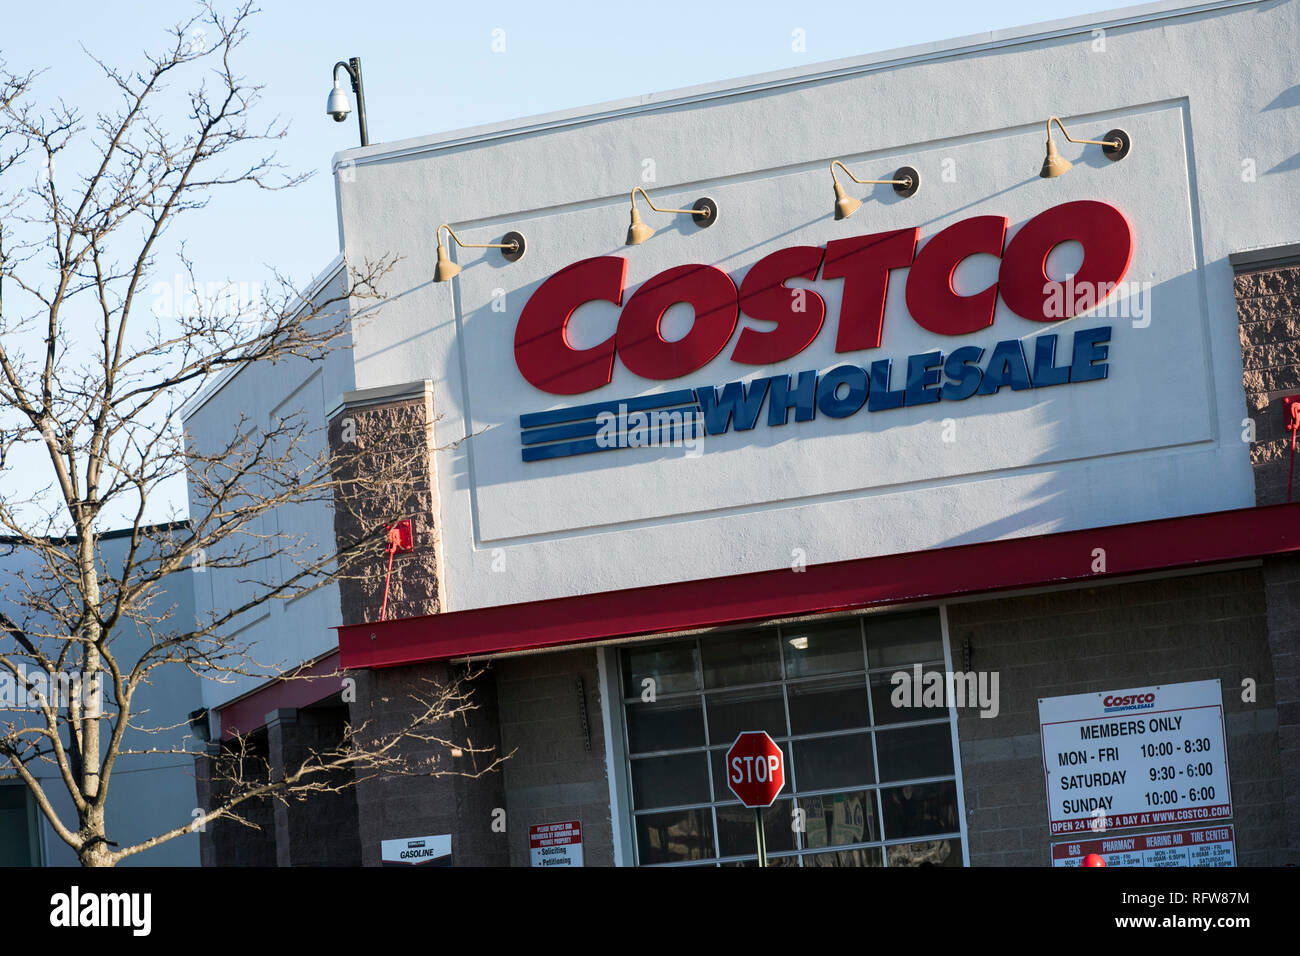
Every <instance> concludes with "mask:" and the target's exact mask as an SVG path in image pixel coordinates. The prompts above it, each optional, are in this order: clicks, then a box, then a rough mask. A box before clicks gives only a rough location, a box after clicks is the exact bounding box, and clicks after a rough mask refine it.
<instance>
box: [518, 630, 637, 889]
mask: <svg viewBox="0 0 1300 956" xmlns="http://www.w3.org/2000/svg"><path fill="white" fill-rule="evenodd" d="M493 667H494V670H495V672H496V681H497V698H498V700H499V702H500V716H501V745H502V748H503V750H504V751H505V752H506V753H510V752H511V751H513V752H514V753H513V755H512V756H511V757H510V759H509V760H507V761H506V764H505V799H506V808H507V815H508V819H509V835H510V865H511V866H528V865H529V855H528V828H529V827H530V826H534V825H537V824H542V823H562V822H564V821H567V820H578V821H579V822H581V824H582V841H583V864H584V865H585V866H613V865H614V843H613V827H612V825H611V821H610V811H609V780H608V777H607V775H606V773H605V728H604V725H603V723H602V721H601V709H600V708H601V701H600V681H599V673H598V670H597V667H598V665H597V663H596V651H595V650H593V649H590V648H588V649H584V650H576V651H565V652H560V653H551V654H534V655H527V656H522V657H512V658H506V659H504V660H500V661H497V662H496V663H495V664H494V665H493ZM579 678H581V680H582V687H583V698H584V699H585V702H586V712H587V729H588V732H589V734H590V747H588V744H587V739H586V737H585V736H584V734H583V728H582V718H581V713H580V707H579V695H578V686H577V685H578V679H579Z"/></svg>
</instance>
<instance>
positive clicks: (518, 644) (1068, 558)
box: [336, 504, 1300, 668]
mask: <svg viewBox="0 0 1300 956" xmlns="http://www.w3.org/2000/svg"><path fill="white" fill-rule="evenodd" d="M1097 548H1101V549H1103V550H1104V551H1105V568H1106V570H1105V571H1103V572H1099V573H1094V572H1093V571H1092V567H1093V563H1094V561H1095V560H1096V556H1095V554H1094V551H1095V549H1097ZM1294 552H1300V504H1286V505H1272V506H1269V507H1264V508H1242V509H1238V510H1234V511H1216V512H1211V513H1209V514H1199V515H1189V516H1187V517H1181V518H1162V519H1160V520H1157V521H1141V522H1136V523H1133V524H1122V525H1111V526H1109V527H1105V528H1090V529H1086V530H1082V531H1066V532H1059V533H1055V534H1044V535H1034V536H1029V537H1021V538H1008V539H1005V540H1000V541H988V542H981V543H979V544H966V545H957V546H954V547H948V548H935V549H932V550H928V551H910V552H906V553H904V554H890V555H882V556H880V557H875V558H855V559H853V560H849V561H837V562H834V563H832V564H820V565H810V566H809V567H808V568H807V569H805V570H804V571H801V572H796V571H793V570H789V569H779V570H775V571H760V572H755V573H751V574H738V575H732V576H729V577H721V578H706V579H703V580H698V581H682V582H678V583H673V584H660V585H655V586H651V587H642V588H629V589H626V590H622V591H606V592H603V593H600V594H583V595H576V596H573V597H564V598H553V599H550V600H545V601H533V602H529V603H525V604H507V605H501V606H497V607H484V608H474V609H472V610H466V611H451V612H447V613H444V614H432V615H427V616H424V617H411V618H402V619H398V620H392V621H384V622H382V623H374V624H353V625H347V626H343V627H339V628H336V630H337V631H338V632H339V652H340V656H341V660H342V663H343V666H344V667H345V668H358V667H392V666H397V665H402V664H414V663H418V662H421V661H431V660H445V659H447V658H453V657H476V656H480V655H486V654H493V653H498V652H501V651H518V650H527V649H532V648H544V647H559V646H563V645H570V644H582V643H585V642H588V641H598V640H606V639H609V638H617V637H630V636H634V635H638V634H654V633H659V632H664V631H678V630H687V629H690V628H697V627H713V626H718V625H724V624H733V623H743V622H746V621H758V620H767V619H771V618H778V617H789V616H794V615H800V614H816V613H820V612H826V611H840V610H852V609H858V608H867V607H876V606H880V605H888V604H904V603H910V602H916V601H926V600H934V599H936V598H944V597H952V596H956V595H965V594H978V593H982V592H990V591H1004V590H1009V589H1018V588H1026V587H1039V586H1044V585H1053V584H1064V583H1068V582H1073V581H1084V580H1092V579H1105V578H1111V577H1115V576H1117V575H1127V574H1139V573H1143V572H1149V571H1161V570H1173V569H1176V568H1186V567H1195V566H1197V565H1205V564H1218V563H1221V562H1225V561H1234V560H1242V559H1247V558H1258V557H1264V556H1267V555H1276V554H1289V553H1294Z"/></svg>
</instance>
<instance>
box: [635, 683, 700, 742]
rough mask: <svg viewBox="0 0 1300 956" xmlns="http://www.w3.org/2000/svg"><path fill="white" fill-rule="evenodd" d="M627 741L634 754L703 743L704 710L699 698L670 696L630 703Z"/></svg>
mask: <svg viewBox="0 0 1300 956" xmlns="http://www.w3.org/2000/svg"><path fill="white" fill-rule="evenodd" d="M627 743H628V747H630V748H631V751H632V753H634V754H636V753H649V752H652V751H656V750H681V749H683V748H685V747H703V746H704V709H703V708H702V707H701V706H700V699H699V698H698V697H669V698H667V699H666V700H665V699H660V700H656V701H652V702H650V703H646V702H645V701H640V700H638V701H636V702H635V703H629V704H628V705H627Z"/></svg>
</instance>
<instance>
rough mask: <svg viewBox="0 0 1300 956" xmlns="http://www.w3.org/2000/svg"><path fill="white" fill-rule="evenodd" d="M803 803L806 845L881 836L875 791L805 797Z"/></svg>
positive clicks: (819, 845) (813, 846)
mask: <svg viewBox="0 0 1300 956" xmlns="http://www.w3.org/2000/svg"><path fill="white" fill-rule="evenodd" d="M799 806H800V808H801V809H802V810H803V812H804V818H803V833H804V837H803V845H804V846H805V847H807V848H808V849H813V850H815V849H818V848H820V847H828V846H844V845H845V844H847V843H870V842H872V841H874V840H879V839H880V823H879V821H878V820H877V819H876V792H875V791H874V790H852V791H849V792H848V793H823V794H820V795H818V796H815V797H801V798H800V800H799Z"/></svg>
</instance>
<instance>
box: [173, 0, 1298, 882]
mask: <svg viewBox="0 0 1300 956" xmlns="http://www.w3.org/2000/svg"><path fill="white" fill-rule="evenodd" d="M1298 9H1300V8H1297V5H1296V4H1295V3H1293V2H1283V3H1277V2H1253V0H1247V2H1216V3H1202V4H1193V5H1174V4H1165V3H1162V4H1153V5H1148V6H1143V7H1136V8H1131V9H1128V10H1123V11H1118V12H1116V13H1115V14H1113V15H1111V16H1108V17H1104V18H1100V19H1098V18H1095V17H1090V18H1084V19H1077V20H1071V21H1062V22H1059V23H1054V24H1049V25H1046V26H1039V27H1034V28H1028V29H1024V30H1014V31H1006V32H1000V33H993V34H989V35H983V36H979V37H973V38H967V39H964V40H959V41H953V42H949V43H943V44H934V45H927V46H925V47H919V48H912V49H907V50H901V51H895V52H892V53H889V54H885V55H879V56H871V57H864V58H860V59H853V60H848V61H839V62H835V63H828V64H822V65H819V66H816V67H812V68H809V69H801V70H797V71H789V72H786V73H781V74H775V75H769V76H763V77H756V78H749V79H746V80H741V81H735V82H730V83H725V84H718V85H716V86H708V87H701V88H697V89H691V90H685V91H676V92H673V93H668V94H661V95H654V96H646V97H643V98H641V99H638V100H635V101H631V102H620V103H612V104H604V105H601V106H597V107H592V108H588V109H583V110H575V111H572V112H568V113H562V114H554V115H549V116H544V117H537V118H533V119H529V120H524V121H514V122H510V123H504V124H500V125H496V126H491V127H482V128H477V129H472V130H466V131H461V132H456V133H447V134H439V135H436V136H430V137H426V138H422V139H418V140H409V141H403V142H397V143H390V144H383V145H376V146H371V147H367V148H363V149H358V150H350V151H348V152H345V153H342V154H340V155H339V156H338V157H337V158H336V161H335V170H336V183H337V195H338V206H339V217H340V237H341V245H342V258H341V260H340V261H339V262H337V263H335V264H334V265H333V266H332V267H331V269H330V270H327V272H326V273H325V274H324V276H323V277H322V280H321V288H324V287H327V286H328V285H329V284H330V283H336V282H338V281H340V278H339V277H340V275H341V272H342V270H343V269H344V263H349V262H363V261H367V260H372V261H373V260H375V259H378V258H380V257H383V256H387V255H400V256H401V257H402V258H401V260H400V261H399V262H398V264H397V266H396V267H395V269H394V271H393V272H392V273H391V274H390V275H389V276H388V277H386V285H385V292H386V294H387V299H386V301H384V302H383V303H382V304H381V305H380V306H378V307H377V308H376V307H373V306H372V305H370V304H369V303H356V306H355V308H354V309H353V311H352V313H351V314H350V315H349V316H348V319H347V321H348V331H349V350H348V351H347V352H346V353H343V356H342V358H337V359H331V362H332V363H333V364H329V365H326V366H325V367H324V368H323V369H313V370H311V371H310V372H308V371H307V370H306V369H304V371H303V374H302V375H294V374H289V375H286V374H285V373H284V371H283V370H277V371H275V372H268V373H267V374H266V376H265V378H264V380H260V385H259V384H256V383H252V382H240V380H239V378H236V379H232V380H230V381H229V382H225V383H220V385H219V386H218V387H216V388H214V389H213V390H211V391H210V392H209V393H208V395H206V396H205V398H204V399H203V401H202V402H201V403H199V404H198V405H197V406H196V410H193V411H191V413H190V417H189V419H188V422H187V424H188V427H190V428H191V430H192V431H194V432H195V433H196V434H198V435H200V436H201V435H202V434H203V431H204V429H205V428H208V427H212V428H215V427H216V425H217V423H219V422H222V421H229V420H230V416H231V415H232V414H234V413H235V412H237V411H241V410H245V409H247V408H248V405H249V403H250V402H253V403H255V404H257V406H258V408H257V413H258V414H263V413H266V414H269V413H270V412H271V410H273V409H275V408H279V407H281V406H282V405H283V404H284V403H285V402H289V401H293V402H301V403H303V404H304V405H305V406H306V407H308V408H309V411H310V413H311V414H314V415H318V416H319V420H320V422H321V427H322V432H321V434H322V441H324V440H326V437H327V439H328V441H329V442H330V443H331V446H332V447H334V448H336V449H342V448H344V447H345V446H348V445H350V444H352V443H354V442H360V443H362V444H363V445H366V446H367V447H368V448H371V449H373V454H375V455H384V454H388V453H395V450H396V449H398V448H399V447H400V448H404V449H409V448H411V447H415V448H419V443H424V444H425V445H426V446H427V473H423V474H421V475H419V476H417V477H418V478H419V480H420V481H421V485H420V487H419V490H418V492H417V493H415V494H414V495H410V496H405V497H403V498H402V499H401V500H390V501H385V500H382V496H380V497H379V498H370V499H367V500H365V501H336V502H335V507H334V509H333V514H332V516H330V515H328V513H327V512H326V511H322V512H321V514H319V515H311V516H304V515H295V516H294V517H293V518H292V520H294V521H306V520H311V521H313V522H316V523H317V524H318V525H320V533H321V534H322V535H333V536H334V537H335V538H336V539H337V540H348V539H353V538H355V537H356V536H364V535H368V534H377V535H383V534H385V533H386V529H385V527H384V526H383V524H382V522H381V521H380V518H381V516H384V515H391V514H401V515H404V516H405V517H406V518H407V519H408V520H409V521H410V531H411V535H410V538H411V540H410V547H409V548H407V547H406V546H405V544H403V546H402V547H401V548H399V549H398V550H397V552H396V553H395V554H394V555H393V562H392V570H391V573H389V572H388V571H387V569H386V568H385V567H383V566H376V567H375V569H374V571H373V574H367V575H365V576H363V577H361V578H360V579H356V580H349V581H346V582H343V583H342V584H341V585H340V586H339V587H338V588H337V589H336V590H334V591H330V592H328V593H325V592H318V593H317V594H316V595H313V596H312V597H311V601H312V602H314V603H312V604H311V608H310V609H308V610H304V611H303V613H302V614H289V615H288V616H286V617H285V619H284V620H282V621H280V622H271V621H257V622H250V623H249V625H248V627H249V628H251V629H252V630H249V631H247V632H246V636H249V635H252V636H256V637H257V638H258V639H259V640H262V641H265V642H266V644H267V646H269V647H275V648H277V649H281V650H287V651H292V653H291V654H290V657H291V659H292V660H294V661H298V662H308V663H310V664H311V665H312V666H314V667H317V668H319V669H320V673H321V674H322V675H326V674H332V673H333V672H334V668H336V667H338V666H341V667H342V668H344V669H345V670H346V672H347V673H348V674H349V675H351V676H352V678H353V679H354V680H355V682H356V683H355V694H352V695H347V699H345V697H344V696H341V695H340V690H339V682H338V680H337V679H335V678H334V677H325V676H322V679H321V681H320V682H318V683H316V684H310V683H309V684H303V682H295V683H292V684H282V683H276V682H269V683H263V684H260V685H258V684H255V683H250V684H249V686H246V687H241V688H238V690H237V692H235V693H231V692H229V691H227V692H226V694H225V696H223V697H222V698H221V699H217V698H216V697H213V699H212V700H210V701H208V702H207V703H208V704H209V706H210V707H211V709H212V710H213V711H214V712H215V713H216V714H217V715H218V716H219V718H220V722H221V724H222V726H223V727H225V726H227V725H228V726H230V727H238V728H240V729H242V730H245V731H247V730H253V729H256V730H257V731H258V733H263V734H264V740H265V746H266V748H267V753H268V755H269V759H270V763H271V765H272V766H275V765H276V762H277V761H284V760H287V759H289V757H290V756H291V755H292V754H294V753H298V752H300V751H301V749H302V748H304V747H309V746H311V745H312V742H313V741H315V740H321V739H337V737H338V735H340V734H341V733H342V732H343V728H344V727H345V726H347V725H348V724H352V725H356V724H358V723H360V722H362V721H369V722H371V725H372V726H376V727H381V728H382V727H385V726H395V725H397V723H399V722H400V721H401V719H402V718H403V716H404V713H405V712H406V711H405V709H404V708H405V707H406V705H405V704H404V703H403V701H404V699H405V696H404V695H405V692H406V691H408V690H410V689H412V688H418V687H419V686H420V685H421V683H422V682H423V681H425V680H429V679H433V680H443V681H445V680H448V679H450V678H451V677H453V676H454V675H455V674H457V673H458V672H460V671H461V669H463V668H465V667H466V666H474V667H476V668H477V667H479V666H482V665H486V666H485V668H484V672H483V673H482V674H481V675H480V676H479V677H477V678H476V679H475V695H476V701H477V702H478V704H479V707H478V709H477V710H475V711H473V712H472V714H470V715H467V716H466V717H465V718H464V719H463V720H462V721H460V723H459V724H458V726H457V727H456V728H451V729H454V730H456V731H457V732H458V733H461V734H464V735H465V737H466V738H467V739H468V740H471V741H472V742H473V744H474V746H475V747H476V748H477V747H492V748H494V749H495V751H496V752H497V753H500V754H504V755H509V756H508V759H506V761H505V762H504V764H503V767H502V769H501V770H500V771H499V772H494V773H491V774H485V775H482V776H478V777H474V776H451V777H440V778H414V777H410V778H399V779H380V780H366V781H364V782H361V783H359V784H358V785H357V787H355V788H354V789H353V790H352V791H349V793H348V795H345V796H344V795H340V796H338V797H336V798H333V799H332V802H331V803H330V805H329V807H327V808H322V809H320V810H319V812H311V813H308V812H306V811H302V812H299V811H295V810H294V809H293V808H292V807H289V808H284V807H277V808H271V807H268V808H267V810H266V814H267V817H266V822H267V824H268V825H267V826H266V827H265V828H264V830H263V831H262V834H261V835H260V836H256V835H255V836H248V835H246V834H245V835H238V836H237V835H233V834H232V835H230V836H228V837H223V832H226V831H222V830H221V829H220V828H217V829H216V830H214V832H213V833H212V834H208V835H206V836H205V842H204V855H205V862H209V863H220V862H279V863H282V864H284V863H311V862H317V863H328V862H342V863H357V862H360V863H364V864H369V865H375V864H379V863H380V862H382V861H383V860H384V859H385V857H386V852H385V848H384V844H385V842H389V841H403V840H425V841H427V840H429V839H430V838H435V837H436V838H438V839H439V840H445V839H446V838H449V841H450V842H449V846H450V860H451V862H453V863H454V864H456V865H461V864H490V865H506V864H509V865H528V864H530V863H537V862H539V861H540V860H543V859H545V858H546V856H547V854H545V853H543V852H542V851H543V850H544V849H546V848H548V847H552V846H558V845H563V846H566V847H572V846H573V845H574V844H573V843H571V842H564V841H559V842H557V841H555V840H554V838H553V835H554V834H555V833H556V832H557V830H556V829H554V828H555V827H556V825H561V826H563V825H567V824H577V826H576V827H569V828H568V829H565V830H562V831H558V832H564V833H566V834H567V833H580V835H581V836H580V841H581V842H580V843H579V844H577V845H579V846H580V847H581V860H582V862H583V863H584V865H716V864H719V863H721V864H733V863H734V864H745V863H752V862H754V861H755V859H756V852H755V845H754V818H753V813H752V811H750V810H748V809H746V808H745V807H743V806H742V805H741V804H740V802H739V800H737V799H736V797H735V796H734V794H733V792H732V791H731V789H730V786H729V783H731V782H732V781H730V780H729V777H730V776H731V774H732V773H733V767H732V766H731V765H730V764H728V762H727V761H726V760H725V757H726V754H727V751H728V747H729V746H730V745H731V744H732V742H733V741H734V740H735V738H736V736H737V734H739V733H740V732H741V731H746V730H762V731H766V732H767V733H768V734H769V735H770V736H771V737H772V738H773V739H774V740H775V741H776V743H777V745H778V746H779V747H780V748H781V751H782V754H783V757H784V769H785V775H786V776H785V787H784V789H783V790H782V792H781V793H780V795H779V796H778V797H777V799H776V801H775V802H774V803H773V804H772V806H771V807H770V808H768V809H767V810H766V811H765V815H764V819H765V828H766V840H767V851H768V854H769V857H770V862H771V863H772V864H786V865H803V866H816V865H837V866H844V865H866V866H882V865H883V866H907V865H949V866H952V865H998V864H1004V865H1006V864H1009V865H1025V866H1045V865H1053V864H1071V863H1078V862H1079V861H1080V859H1081V858H1082V855H1083V854H1084V853H1085V852H1098V853H1102V854H1103V855H1107V857H1108V859H1109V860H1110V861H1111V862H1112V864H1120V865H1124V864H1130V865H1131V864H1135V863H1151V862H1176V863H1183V864H1187V865H1199V864H1204V863H1207V862H1215V863H1219V864H1224V863H1227V864H1236V865H1280V864H1284V863H1295V862H1300V736H1298V734H1300V664H1298V663H1297V661H1300V658H1298V657H1297V633H1298V629H1297V616H1296V610H1297V599H1296V598H1295V596H1294V594H1295V591H1294V587H1295V585H1296V584H1297V583H1300V520H1298V519H1300V504H1292V503H1290V502H1291V486H1290V482H1291V478H1290V466H1291V456H1292V448H1293V445H1294V434H1295V432H1294V430H1288V426H1292V425H1293V422H1294V421H1295V419H1293V418H1292V412H1291V404H1290V402H1289V400H1288V399H1289V397H1290V396H1292V395H1300V358H1298V357H1297V356H1298V355H1300V353H1298V352H1297V345H1296V343H1297V328H1298V325H1297V323H1300V318H1297V316H1298V315H1300V312H1298V311H1297V303H1298V302H1300V245H1298V243H1300V226H1297V223H1298V222H1300V216H1298V215H1297V213H1300V205H1298V203H1297V200H1296V195H1297V189H1296V186H1297V185H1298V181H1297V177H1298V176H1300V165H1297V162H1296V151H1297V149H1298V148H1300V98H1298V97H1297V93H1296V91H1297V90H1300V70H1298V69H1297V67H1296V65H1295V61H1294V56H1293V51H1294V49H1295V48H1296V46H1297V43H1298V42H1300V18H1298V17H1297V11H1298ZM1246 63H1249V64H1250V68H1249V71H1248V72H1243V67H1242V64H1246ZM1049 117H1059V118H1060V119H1059V125H1049ZM1045 140H1049V141H1050V143H1049V145H1048V147H1047V150H1046V153H1047V156H1046V159H1045V158H1044V154H1045V149H1044V143H1045ZM1079 140H1089V141H1096V142H1093V143H1091V144H1089V143H1080V142H1078V141H1079ZM1102 144H1105V145H1102ZM837 161H838V163H839V165H836V162H837ZM1071 164H1072V167H1073V168H1070V167H1071ZM855 180H856V181H855ZM861 180H886V181H891V182H877V183H870V184H863V185H860V184H859V182H858V181H861ZM636 187H640V188H641V189H642V190H643V192H641V193H638V192H634V190H635V189H636ZM651 203H653V205H651ZM656 207H658V209H656ZM663 209H666V210H669V211H667V212H662V211H658V210H663ZM673 210H685V211H684V212H682V211H677V212H674V211H673ZM629 214H630V215H629ZM629 222H630V226H629ZM443 223H446V224H448V225H449V226H450V227H451V229H452V230H454V236H451V237H448V238H444V233H445V232H446V230H442V229H441V228H440V224H443ZM651 229H653V230H654V231H653V234H648V233H649V232H650V230H651ZM444 243H445V248H443V249H440V248H439V246H440V244H444ZM461 243H465V244H469V245H461ZM473 244H500V245H504V246H505V247H506V248H476V247H474V246H473ZM453 263H454V265H453ZM246 374H248V373H246ZM254 396H256V397H254ZM262 406H265V408H263V407H262ZM1297 407H1300V406H1297ZM411 443H415V444H414V445H412V444H411ZM313 527H315V525H313ZM210 584H211V586H212V587H214V588H216V587H221V586H224V585H222V583H221V582H220V581H218V580H216V578H215V577H212V576H210ZM214 600H216V598H214ZM331 602H337V603H331ZM200 603H202V602H201V601H200ZM381 609H382V618H383V619H382V620H381ZM336 626H337V630H335V629H334V628H335V627H336ZM258 628H260V629H261V630H258ZM930 675H933V676H930ZM936 689H939V692H938V696H935V694H934V693H932V692H934V691H936ZM963 689H964V690H965V693H964V694H961V693H959V691H961V690H963ZM1112 736H1114V738H1115V739H1113V740H1112V739H1110V738H1111V737H1112ZM1165 748H1169V749H1168V752H1166V749H1165ZM448 759H450V760H451V761H452V763H451V764H449V766H452V767H455V768H456V769H461V770H467V771H469V772H471V773H472V772H473V771H474V770H475V768H476V765H475V764H474V763H473V761H474V760H475V759H478V757H476V756H475V755H473V754H462V755H461V756H460V757H450V758H448ZM457 761H459V763H457ZM201 796H202V793H201ZM568 839H570V838H568V837H566V838H565V840H568ZM254 844H255V845H254ZM440 845H441V844H440ZM1143 854H1146V855H1145V856H1144V855H1143ZM560 855H562V856H563V857H564V859H565V860H566V861H571V860H576V859H577V857H576V856H575V854H574V851H573V850H572V849H566V850H565V851H564V853H563V854H560Z"/></svg>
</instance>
